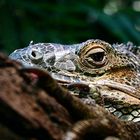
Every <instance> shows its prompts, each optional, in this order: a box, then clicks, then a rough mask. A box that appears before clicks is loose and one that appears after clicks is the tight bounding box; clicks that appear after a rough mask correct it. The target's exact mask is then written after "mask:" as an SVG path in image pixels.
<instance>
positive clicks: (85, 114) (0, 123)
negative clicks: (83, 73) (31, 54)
mask: <svg viewBox="0 0 140 140" xmlns="http://www.w3.org/2000/svg"><path fill="white" fill-rule="evenodd" d="M33 75H36V76H37V78H35V79H34V77H33ZM0 89H1V90H0V116H1V117H0V139H2V140H9V139H11V140H16V139H21V140H22V139H23V140H25V139H26V140H46V139H47V140H61V139H63V140H77V139H79V140H81V139H83V140H86V139H89V140H90V139H96V140H97V139H99V140H105V139H106V140H107V139H108V140H118V139H120V140H126V139H127V140H139V139H140V123H133V122H124V121H121V120H119V119H118V118H116V117H115V116H113V115H111V114H110V113H108V112H107V111H106V110H105V109H104V108H103V107H101V106H99V105H96V104H95V105H92V106H88V105H85V104H84V103H83V102H82V101H81V100H80V99H79V98H77V97H74V96H72V95H71V94H70V92H69V91H68V90H67V89H64V88H63V87H61V86H60V85H59V84H58V83H57V82H56V81H55V80H54V79H53V78H52V77H51V76H50V75H49V74H48V73H47V72H45V71H43V70H40V69H35V68H23V66H22V65H21V64H20V63H18V62H16V61H13V60H10V59H9V58H8V57H7V56H5V55H3V54H2V53H0Z"/></svg>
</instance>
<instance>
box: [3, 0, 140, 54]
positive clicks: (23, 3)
mask: <svg viewBox="0 0 140 140" xmlns="http://www.w3.org/2000/svg"><path fill="white" fill-rule="evenodd" d="M91 38H93V39H97V38H98V39H102V40H105V41H107V42H109V43H116V42H119V43H121V42H128V41H131V42H133V43H134V44H136V45H140V1H139V0H127V1H125V0H85V1H82V0H81V1H80V0H77V1H76V0H0V51H3V52H5V53H7V54H8V53H11V52H12V51H14V50H15V49H17V48H22V47H25V46H27V45H28V44H29V43H30V41H31V40H33V41H34V43H38V42H54V43H63V44H72V43H80V42H83V41H86V40H87V39H91Z"/></svg>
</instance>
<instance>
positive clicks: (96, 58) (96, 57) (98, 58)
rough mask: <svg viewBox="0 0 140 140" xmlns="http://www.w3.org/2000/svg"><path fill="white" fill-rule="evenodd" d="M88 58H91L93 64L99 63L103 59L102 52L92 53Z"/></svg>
mask: <svg viewBox="0 0 140 140" xmlns="http://www.w3.org/2000/svg"><path fill="white" fill-rule="evenodd" d="M89 57H91V58H92V59H93V60H94V61H95V62H100V61H102V60H103V58H104V52H97V53H93V54H91V55H90V56H89Z"/></svg>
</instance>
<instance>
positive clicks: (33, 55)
mask: <svg viewBox="0 0 140 140" xmlns="http://www.w3.org/2000/svg"><path fill="white" fill-rule="evenodd" d="M29 58H30V59H31V60H32V61H33V62H34V63H38V62H39V61H40V60H42V58H43V54H42V53H41V52H39V51H38V50H35V49H33V50H31V51H30V52H29Z"/></svg>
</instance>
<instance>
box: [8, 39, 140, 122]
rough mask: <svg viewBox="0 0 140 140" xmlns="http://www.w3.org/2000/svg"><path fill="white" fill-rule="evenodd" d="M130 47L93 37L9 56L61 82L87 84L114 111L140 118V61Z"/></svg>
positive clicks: (126, 117) (39, 46) (30, 48)
mask: <svg viewBox="0 0 140 140" xmlns="http://www.w3.org/2000/svg"><path fill="white" fill-rule="evenodd" d="M131 47H132V45H124V44H120V45H119V44H115V45H110V44H109V43H107V42H104V41H101V40H93V39H92V40H88V41H86V42H83V43H80V44H74V45H61V44H53V43H38V44H30V45H29V46H28V47H27V48H23V49H19V50H16V51H14V52H13V53H12V54H11V55H10V57H11V58H12V59H16V60H17V61H20V62H22V64H23V65H24V66H30V67H38V68H41V69H46V70H47V71H49V72H50V74H51V75H52V76H53V77H54V78H55V79H56V80H58V81H59V82H60V83H63V84H64V83H65V84H66V85H69V84H71V83H80V84H85V85H87V86H89V88H90V89H91V90H89V91H88V93H89V94H90V95H91V94H94V93H93V92H92V91H93V90H92V88H95V87H96V88H97V89H98V92H99V94H100V96H101V97H103V98H104V105H105V106H106V108H107V109H108V110H110V111H112V113H113V114H115V115H117V116H118V117H121V118H122V119H124V120H134V121H140V117H137V116H140V72H139V71H140V63H139V58H138V57H137V56H136V55H135V54H134V53H133V52H131V51H130V48H131ZM132 50H134V49H132Z"/></svg>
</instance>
